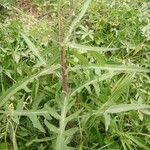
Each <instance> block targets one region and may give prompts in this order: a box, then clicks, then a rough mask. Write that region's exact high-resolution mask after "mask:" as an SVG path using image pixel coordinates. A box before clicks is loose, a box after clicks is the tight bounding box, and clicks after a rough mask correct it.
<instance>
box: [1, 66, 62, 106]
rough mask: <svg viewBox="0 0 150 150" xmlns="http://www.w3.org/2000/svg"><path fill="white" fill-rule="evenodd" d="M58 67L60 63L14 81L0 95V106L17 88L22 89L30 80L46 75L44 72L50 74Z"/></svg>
mask: <svg viewBox="0 0 150 150" xmlns="http://www.w3.org/2000/svg"><path fill="white" fill-rule="evenodd" d="M58 68H60V65H56V66H51V67H50V68H48V69H44V70H42V71H40V72H39V73H37V74H34V75H32V76H30V77H26V78H24V79H22V80H20V81H18V82H17V83H15V84H14V85H13V86H12V87H11V88H9V89H8V90H7V91H6V92H5V93H4V94H3V95H2V96H0V107H2V106H3V105H4V104H5V103H6V102H7V101H8V100H9V98H10V97H11V96H13V95H14V94H15V93H17V92H18V91H19V90H21V89H24V87H25V86H26V85H27V84H28V83H29V82H32V81H33V80H34V79H36V78H37V77H40V76H43V75H46V74H52V73H54V71H55V70H56V69H58Z"/></svg>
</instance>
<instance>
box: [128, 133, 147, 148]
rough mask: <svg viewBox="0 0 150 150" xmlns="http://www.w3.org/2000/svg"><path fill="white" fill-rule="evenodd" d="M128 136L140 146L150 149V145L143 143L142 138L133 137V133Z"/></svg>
mask: <svg viewBox="0 0 150 150" xmlns="http://www.w3.org/2000/svg"><path fill="white" fill-rule="evenodd" d="M127 137H128V138H130V140H132V141H133V142H134V143H136V144H137V145H138V146H139V147H141V148H144V150H149V147H147V146H146V144H145V143H143V141H141V140H140V139H138V138H136V137H133V136H131V135H127Z"/></svg>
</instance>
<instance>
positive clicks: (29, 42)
mask: <svg viewBox="0 0 150 150" xmlns="http://www.w3.org/2000/svg"><path fill="white" fill-rule="evenodd" d="M21 35H22V37H23V38H24V40H25V42H26V43H27V45H28V47H29V48H30V50H31V51H32V52H33V54H34V55H35V56H36V57H37V58H38V59H39V61H40V63H41V64H42V65H45V66H46V61H45V60H44V58H43V56H42V55H41V54H40V52H39V51H38V49H37V48H36V46H35V45H34V44H33V42H31V40H30V39H29V38H28V37H27V36H26V35H25V34H24V33H22V34H21Z"/></svg>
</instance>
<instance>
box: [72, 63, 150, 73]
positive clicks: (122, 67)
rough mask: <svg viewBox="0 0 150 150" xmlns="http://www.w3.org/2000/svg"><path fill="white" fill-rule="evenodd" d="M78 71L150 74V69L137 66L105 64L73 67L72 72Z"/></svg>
mask: <svg viewBox="0 0 150 150" xmlns="http://www.w3.org/2000/svg"><path fill="white" fill-rule="evenodd" d="M78 69H100V70H108V71H121V72H124V71H125V72H146V73H148V72H150V69H147V68H143V67H137V66H133V65H132V66H127V65H109V64H105V65H103V66H97V65H91V66H88V67H82V66H81V67H72V68H70V70H78Z"/></svg>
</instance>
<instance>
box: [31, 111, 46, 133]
mask: <svg viewBox="0 0 150 150" xmlns="http://www.w3.org/2000/svg"><path fill="white" fill-rule="evenodd" d="M28 117H29V119H30V120H31V122H32V124H33V126H34V127H35V128H37V129H39V130H40V131H41V132H44V133H45V129H44V128H43V126H42V125H41V123H40V121H39V119H38V117H37V115H34V114H32V115H31V114H30V115H28Z"/></svg>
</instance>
